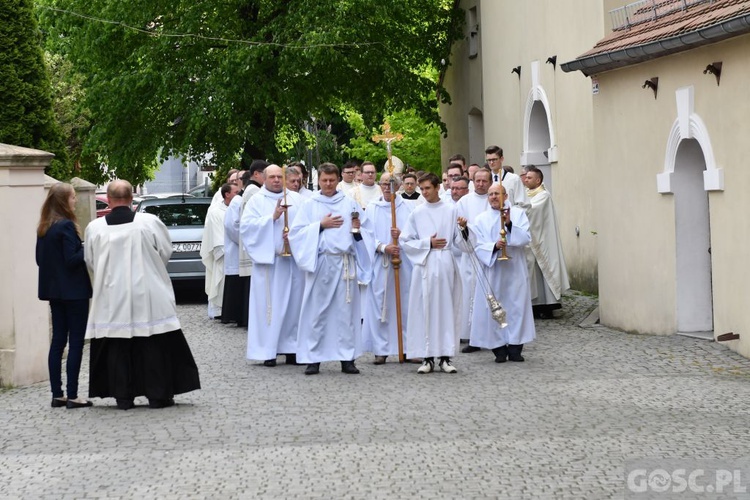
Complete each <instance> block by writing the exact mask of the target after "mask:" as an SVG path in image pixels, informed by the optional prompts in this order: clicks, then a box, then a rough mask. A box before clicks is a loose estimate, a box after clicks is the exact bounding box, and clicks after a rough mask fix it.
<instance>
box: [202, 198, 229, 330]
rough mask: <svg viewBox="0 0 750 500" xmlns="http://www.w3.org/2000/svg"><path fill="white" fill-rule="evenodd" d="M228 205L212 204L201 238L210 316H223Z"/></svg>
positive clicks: (222, 203) (205, 288) (212, 317)
mask: <svg viewBox="0 0 750 500" xmlns="http://www.w3.org/2000/svg"><path fill="white" fill-rule="evenodd" d="M226 212H227V205H226V203H224V201H223V200H222V202H221V203H217V204H215V205H211V206H210V207H209V208H208V212H207V213H206V221H205V223H204V224H203V239H202V240H201V251H200V255H201V261H202V262H203V265H204V266H205V267H206V282H205V287H204V290H205V292H206V296H207V297H208V317H209V318H211V319H214V318H215V317H216V316H221V305H222V301H223V299H224V215H225V214H226Z"/></svg>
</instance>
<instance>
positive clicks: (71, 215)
mask: <svg viewBox="0 0 750 500" xmlns="http://www.w3.org/2000/svg"><path fill="white" fill-rule="evenodd" d="M74 192H75V191H74V190H73V186H71V185H70V184H67V183H65V182H58V183H57V184H53V185H52V187H51V188H49V193H47V199H46V200H44V204H43V205H42V215H41V217H40V219H39V226H38V227H37V229H36V235H37V236H38V237H40V238H41V237H42V236H44V235H45V234H47V231H48V230H49V228H50V227H51V226H52V224H54V223H55V222H59V221H61V220H65V219H68V220H71V221H73V224H74V225H75V227H76V232H77V233H78V236H81V228H79V227H78V219H76V214H75V212H73V211H72V210H71V209H70V202H69V200H70V195H71V194H73V193H74Z"/></svg>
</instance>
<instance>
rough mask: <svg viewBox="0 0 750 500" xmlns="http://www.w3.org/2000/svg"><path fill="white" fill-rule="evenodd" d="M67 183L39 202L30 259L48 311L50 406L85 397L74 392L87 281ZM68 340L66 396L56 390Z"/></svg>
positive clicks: (77, 403)
mask: <svg viewBox="0 0 750 500" xmlns="http://www.w3.org/2000/svg"><path fill="white" fill-rule="evenodd" d="M75 206H76V194H75V191H74V190H73V186H71V185H70V184H65V183H58V184H55V185H53V186H52V187H51V188H50V190H49V193H48V195H47V199H46V200H45V201H44V204H43V205H42V215H41V218H40V220H39V227H38V228H37V240H36V263H37V265H38V266H39V299H40V300H47V301H49V305H50V310H51V311H52V343H51V345H50V349H49V357H48V364H49V381H50V385H51V387H52V407H53V408H60V407H63V406H65V407H67V408H84V407H87V406H91V404H92V403H91V402H90V401H87V400H86V399H84V398H80V397H79V396H78V372H79V371H80V369H81V358H82V357H83V340H84V336H85V334H86V321H87V319H88V314H89V299H90V298H91V281H90V280H89V274H88V271H87V270H86V264H85V262H84V260H83V243H82V242H81V236H80V234H81V230H80V228H79V227H78V223H77V222H76V216H75V212H74V210H75ZM66 344H68V363H67V397H66V396H65V393H63V390H62V375H61V372H62V356H63V351H64V350H65V345H66Z"/></svg>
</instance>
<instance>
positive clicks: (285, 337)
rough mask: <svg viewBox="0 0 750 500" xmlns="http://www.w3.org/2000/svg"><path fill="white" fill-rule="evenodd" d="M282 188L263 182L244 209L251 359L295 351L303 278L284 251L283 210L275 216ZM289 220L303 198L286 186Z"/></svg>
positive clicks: (241, 225) (243, 234)
mask: <svg viewBox="0 0 750 500" xmlns="http://www.w3.org/2000/svg"><path fill="white" fill-rule="evenodd" d="M282 198H283V193H273V192H271V191H269V190H267V189H266V188H265V187H262V188H261V189H260V191H258V192H257V193H256V194H255V195H254V196H253V197H252V198H251V199H250V201H248V202H247V205H246V206H245V209H244V211H243V212H242V221H241V222H240V233H241V237H242V244H243V245H244V248H245V250H246V251H247V253H248V255H249V256H250V258H251V259H252V260H253V286H252V287H250V313H249V317H248V328H247V359H254V360H261V361H265V360H269V359H275V358H276V355H277V354H294V353H295V352H296V351H297V327H298V325H299V312H300V307H301V305H302V291H303V288H304V279H303V275H302V271H300V270H299V268H298V267H297V264H296V263H295V262H294V259H293V258H292V257H284V256H282V255H281V254H282V253H283V251H284V240H283V234H284V216H283V215H282V216H281V217H279V218H278V219H276V220H275V221H274V220H273V212H274V210H276V204H277V203H278V201H279V200H281V199H282ZM286 203H287V205H289V208H288V209H287V214H288V218H289V223H290V224H291V222H292V221H293V220H294V218H295V216H296V214H297V213H298V211H299V209H300V205H302V203H304V199H303V198H302V197H301V196H299V195H298V194H297V193H295V192H293V191H287V200H286Z"/></svg>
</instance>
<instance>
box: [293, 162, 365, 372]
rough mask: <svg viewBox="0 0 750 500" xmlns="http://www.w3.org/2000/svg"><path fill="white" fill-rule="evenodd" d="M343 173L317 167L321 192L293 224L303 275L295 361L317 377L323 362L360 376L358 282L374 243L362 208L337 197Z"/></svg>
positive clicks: (332, 167)
mask: <svg viewBox="0 0 750 500" xmlns="http://www.w3.org/2000/svg"><path fill="white" fill-rule="evenodd" d="M338 179H339V169H338V167H337V166H336V165H334V164H332V163H323V164H321V165H320V166H319V167H318V184H319V185H320V191H317V192H316V193H315V194H314V195H313V196H312V198H310V199H309V200H307V202H306V203H305V204H304V206H302V208H301V209H300V211H299V212H298V213H297V215H296V217H295V218H294V222H293V223H292V226H291V229H290V232H289V244H290V245H291V248H292V254H293V255H294V259H295V261H296V262H297V265H298V266H299V268H300V269H301V270H302V271H304V273H305V290H304V294H303V297H302V308H301V311H300V322H299V330H298V334H297V361H298V362H300V363H305V364H307V369H306V370H305V374H306V375H315V374H317V373H319V371H320V363H321V362H324V361H340V362H341V371H342V372H344V373H349V374H356V373H359V369H357V367H356V366H355V364H354V360H355V359H356V358H357V357H358V356H359V355H360V354H361V353H362V338H361V337H362V325H361V318H362V315H361V312H360V311H361V308H360V294H359V286H358V285H357V280H358V276H362V277H369V275H370V272H371V263H370V255H371V254H372V245H373V241H372V237H371V235H370V234H369V232H368V230H367V229H366V226H365V225H363V222H364V221H363V219H360V218H359V217H360V213H359V212H360V211H361V210H362V209H361V207H360V206H359V204H357V202H356V201H354V200H353V199H352V198H350V197H348V196H346V195H344V193H342V192H341V191H337V189H336V186H337V184H338Z"/></svg>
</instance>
